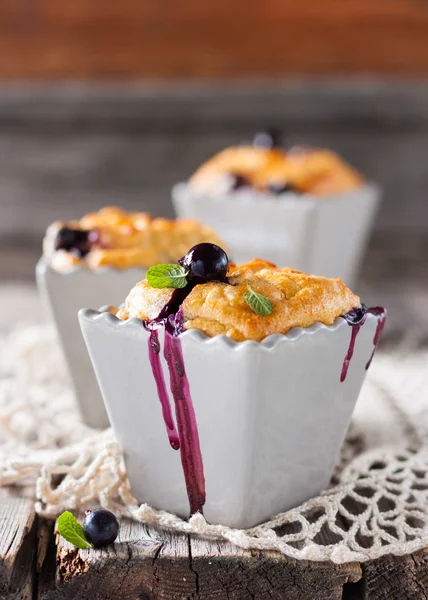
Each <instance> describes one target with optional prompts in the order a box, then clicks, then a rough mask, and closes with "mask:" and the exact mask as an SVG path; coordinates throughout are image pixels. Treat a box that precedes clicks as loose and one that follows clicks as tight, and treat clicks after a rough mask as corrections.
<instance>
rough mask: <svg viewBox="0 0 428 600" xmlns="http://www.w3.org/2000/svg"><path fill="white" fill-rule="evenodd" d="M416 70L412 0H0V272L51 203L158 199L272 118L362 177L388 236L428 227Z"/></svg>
mask: <svg viewBox="0 0 428 600" xmlns="http://www.w3.org/2000/svg"><path fill="white" fill-rule="evenodd" d="M427 77H428V0H299V1H298V2H296V0H263V1H260V0H235V1H234V2H231V1H230V0H228V2H226V1H225V0H203V1H202V2H201V1H197V0H180V1H178V0H174V1H173V0H163V1H162V2H159V1H156V0H121V1H120V2H118V1H117V0H103V1H102V2H100V1H99V0H73V1H72V2H60V1H58V0H0V81H1V82H2V83H1V85H0V278H1V277H5V276H7V277H9V276H10V275H11V274H13V273H16V272H18V273H26V274H27V275H29V274H31V272H32V269H33V262H34V257H35V256H37V254H38V253H39V251H40V242H41V238H42V236H43V232H44V229H45V228H46V226H47V224H48V223H49V222H51V221H53V220H55V219H57V218H62V219H68V218H72V217H76V216H79V215H81V214H83V213H84V212H86V211H88V210H94V209H97V208H99V207H101V206H103V205H109V204H118V205H122V206H124V207H125V208H132V209H140V210H147V211H149V212H152V213H153V214H160V215H164V216H169V217H171V216H172V215H173V211H172V206H171V203H170V189H171V186H172V185H173V184H174V183H176V182H177V181H181V180H184V179H186V178H187V177H188V176H189V175H190V174H191V173H192V172H193V171H194V170H195V168H197V166H198V165H199V164H200V163H201V162H202V161H203V160H205V159H206V158H208V157H209V156H210V155H212V154H213V153H215V152H217V151H218V150H220V149H221V148H223V147H225V146H226V145H229V144H234V143H239V142H241V141H242V140H250V139H251V137H252V136H253V134H254V132H256V131H258V130H261V129H264V128H266V127H272V126H275V127H279V128H281V129H283V130H284V132H285V133H286V136H287V142H288V143H289V144H294V143H298V144H309V145H315V146H317V145H319V146H326V147H331V148H333V149H334V150H336V151H337V152H339V153H341V154H342V155H343V156H344V157H345V158H346V159H348V160H349V161H350V162H352V163H353V164H354V165H355V166H356V167H357V168H359V169H360V170H361V171H362V172H363V173H364V174H366V175H367V177H368V178H370V179H372V180H373V181H376V182H378V183H379V184H380V185H381V186H382V188H383V189H384V191H385V200H384V202H383V205H382V208H381V211H380V213H379V216H378V220H377V223H376V231H375V239H377V240H379V239H380V237H382V236H383V237H382V239H384V238H385V236H386V238H387V240H389V241H388V243H389V244H390V246H391V248H393V249H394V251H399V250H400V251H402V250H403V249H404V248H407V247H408V246H407V242H408V241H410V242H411V245H412V244H413V242H414V240H415V239H423V238H424V237H426V233H427V231H428V203H427V201H426V199H427V198H428V163H427V159H426V157H427V156H428V78H427ZM398 240H400V241H398ZM382 243H384V242H383V241H382ZM418 244H419V242H418V243H417V247H418V248H419V247H420V245H418ZM412 247H413V246H412ZM424 247H425V246H424ZM27 250H28V251H27ZM12 251H13V258H14V266H11V263H10V260H9V255H10V254H11V252H12ZM411 252H414V250H411ZM19 256H22V261H21V259H20V258H19ZM17 261H18V262H17ZM20 261H21V262H20ZM17 265H18V266H17Z"/></svg>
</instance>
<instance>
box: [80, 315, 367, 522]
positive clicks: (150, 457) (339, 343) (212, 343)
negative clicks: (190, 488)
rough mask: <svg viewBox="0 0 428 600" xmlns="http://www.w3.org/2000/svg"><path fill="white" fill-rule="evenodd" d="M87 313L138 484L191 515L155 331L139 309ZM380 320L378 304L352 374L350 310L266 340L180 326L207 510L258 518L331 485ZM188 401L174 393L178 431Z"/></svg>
mask: <svg viewBox="0 0 428 600" xmlns="http://www.w3.org/2000/svg"><path fill="white" fill-rule="evenodd" d="M79 319H80V323H81V327H82V331H83V335H84V338H85V341H86V344H87V346H88V350H89V353H90V356H91V359H92V362H93V365H94V369H95V372H96V374H97V377H98V381H99V384H100V387H101V391H102V394H103V397H104V401H105V403H106V407H107V412H108V414H109V417H110V420H111V423H112V425H113V428H114V430H115V433H116V435H117V438H118V440H119V441H120V443H121V445H122V447H123V450H124V455H125V461H126V467H127V473H128V476H129V480H130V483H131V486H132V490H133V493H134V494H135V496H136V498H137V499H138V500H139V501H140V502H147V503H148V504H150V505H151V506H153V507H155V508H157V509H163V510H167V511H170V512H172V513H175V514H177V515H180V516H181V517H188V516H189V498H188V494H187V493H186V484H185V475H184V473H185V469H184V461H187V460H188V459H189V456H187V455H186V454H185V453H186V447H185V445H183V444H182V447H181V448H180V450H174V449H173V448H172V447H171V443H170V440H169V439H168V437H169V436H168V435H167V433H168V432H167V427H166V423H167V420H164V418H163V414H164V412H163V411H164V410H165V407H164V406H161V403H160V400H159V396H158V392H157V384H156V382H155V378H154V376H153V370H152V365H151V360H150V356H151V354H150V353H151V350H150V347H149V339H150V333H149V332H148V331H146V329H145V328H144V326H143V324H142V322H141V321H140V320H138V319H131V320H129V321H121V320H119V319H117V318H116V317H115V316H113V315H111V314H109V313H100V312H97V311H93V310H82V311H80V312H79ZM376 328H377V319H376V317H374V316H373V315H371V314H369V315H368V316H367V320H366V322H365V323H364V325H363V326H362V327H361V329H360V331H359V333H358V336H357V339H356V344H355V349H354V353H353V357H352V360H351V362H350V364H349V369H348V373H347V376H346V378H345V380H344V381H343V382H341V380H340V379H341V373H342V367H343V363H344V358H345V356H346V355H347V352H348V350H349V347H350V341H351V334H352V331H353V330H352V327H351V326H350V325H348V323H347V322H346V321H345V320H344V319H342V318H338V319H336V321H335V322H334V324H333V325H332V326H331V327H326V326H324V325H321V324H315V325H313V326H311V327H309V328H307V329H297V328H296V329H293V330H291V331H290V332H289V333H288V334H287V335H272V336H269V337H268V338H266V339H265V340H264V341H263V342H261V343H258V342H253V341H245V342H240V343H237V342H234V341H232V340H230V339H229V338H228V337H226V336H223V335H219V336H216V337H213V338H209V337H207V336H205V335H204V334H202V333H201V332H199V331H196V330H189V331H186V332H184V333H183V334H181V335H180V336H179V337H178V340H179V342H178V343H179V344H180V345H181V353H182V367H181V376H183V373H184V371H185V374H186V375H187V380H188V385H189V388H190V396H191V401H190V405H186V411H187V412H185V414H184V418H185V419H186V418H187V419H190V421H189V422H190V425H191V419H192V413H193V411H194V416H195V423H194V427H195V428H196V431H197V437H198V443H199V448H200V456H199V454H198V456H196V458H195V457H194V458H193V460H194V463H193V464H194V466H195V469H198V468H199V469H200V468H202V469H203V476H204V478H205V493H206V502H205V505H204V507H203V512H204V514H205V516H206V518H207V520H208V521H210V522H212V523H221V524H224V525H229V526H231V527H237V528H248V527H252V526H254V525H256V524H258V523H260V522H263V521H265V520H266V519H269V518H270V517H271V516H273V515H275V514H276V513H278V512H281V511H284V510H287V509H290V508H292V507H294V506H296V505H299V504H300V503H301V502H303V501H305V500H307V499H309V498H311V497H313V496H314V495H317V494H318V493H319V492H320V491H321V490H323V489H325V488H326V487H327V485H328V483H329V480H330V477H331V473H332V469H333V466H334V464H335V462H336V460H337V458H338V455H339V450H340V446H341V444H342V442H343V439H344V437H345V433H346V430H347V428H348V425H349V422H350V419H351V414H352V411H353V409H354V405H355V403H356V400H357V397H358V394H359V391H360V388H361V385H362V383H363V380H364V377H365V373H366V364H367V362H368V360H369V359H370V356H371V354H372V351H373V339H374V334H375V332H376ZM158 335H159V346H160V348H161V350H160V352H159V354H158V356H159V360H160V366H159V368H160V370H161V371H162V370H163V373H164V377H165V382H166V386H167V387H169V374H168V368H167V367H166V364H165V357H164V355H163V349H164V348H165V339H163V333H162V331H159V333H158ZM166 336H167V334H165V337H166ZM171 339H173V338H172V337H170V340H171ZM174 356H175V354H174ZM175 358H176V357H175ZM183 366H184V368H183ZM179 371H180V368H179V369H178V372H179ZM158 380H159V379H157V381H158ZM183 390H184V392H185V391H186V385H184V387H183ZM179 395H180V394H179ZM184 395H185V394H184ZM180 402H182V400H180ZM181 409H182V406H181V407H180V404H179V402H178V400H177V399H176V398H175V401H174V403H171V415H172V414H174V413H175V418H176V420H177V425H178V431H180V419H182V418H183V416H181V417H180V416H179V411H180V410H181ZM182 414H183V413H182ZM171 415H170V416H171ZM171 420H172V419H171ZM173 427H174V425H173V424H172V426H171V427H170V428H169V434H171V431H172V428H173ZM186 427H187V425H186ZM181 441H183V438H181V437H180V442H181ZM186 441H187V440H186V435H184V442H186ZM193 448H195V446H193ZM187 450H188V448H187ZM196 450H198V448H196ZM180 453H181V454H180ZM183 454H184V456H183ZM190 458H191V457H190ZM199 459H200V462H201V465H199V467H198V464H197V460H199ZM182 462H183V464H182ZM199 479H200V477H199ZM186 482H187V479H186Z"/></svg>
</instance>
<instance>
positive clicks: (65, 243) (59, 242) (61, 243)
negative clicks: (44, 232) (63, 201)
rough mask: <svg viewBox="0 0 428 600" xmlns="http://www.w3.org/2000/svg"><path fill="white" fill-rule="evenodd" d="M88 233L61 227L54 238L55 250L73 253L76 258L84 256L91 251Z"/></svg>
mask: <svg viewBox="0 0 428 600" xmlns="http://www.w3.org/2000/svg"><path fill="white" fill-rule="evenodd" d="M90 234H91V232H90V231H84V230H82V229H70V228H69V227H63V228H62V229H60V230H59V231H58V233H57V234H56V238H55V250H66V251H67V252H75V253H76V254H77V255H78V256H85V255H86V254H88V252H89V251H90V249H91V240H90Z"/></svg>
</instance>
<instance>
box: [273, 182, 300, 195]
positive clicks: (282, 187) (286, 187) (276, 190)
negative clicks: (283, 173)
mask: <svg viewBox="0 0 428 600" xmlns="http://www.w3.org/2000/svg"><path fill="white" fill-rule="evenodd" d="M267 189H268V191H269V192H270V193H271V194H276V195H279V194H285V193H286V192H294V193H295V194H298V193H299V191H298V190H297V188H295V187H294V185H293V184H292V183H270V184H269V185H268V187H267Z"/></svg>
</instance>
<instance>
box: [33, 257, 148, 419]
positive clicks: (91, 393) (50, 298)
mask: <svg viewBox="0 0 428 600" xmlns="http://www.w3.org/2000/svg"><path fill="white" fill-rule="evenodd" d="M145 275H146V269H142V268H141V269H138V268H132V269H123V270H119V269H113V268H110V267H103V268H101V269H98V270H97V271H91V270H89V269H84V268H82V267H75V268H73V269H72V270H71V271H69V272H67V273H59V272H57V271H55V270H54V269H52V268H51V267H50V266H49V265H48V264H47V263H46V261H45V260H44V259H43V258H41V259H40V260H39V262H38V264H37V267H36V280H37V285H38V289H39V292H40V294H41V297H42V299H43V301H44V303H45V304H46V306H47V308H48V311H49V313H50V315H51V317H52V320H53V322H54V324H55V326H56V329H57V332H58V337H59V341H60V343H61V347H62V350H63V352H64V356H65V359H66V362H67V366H68V370H69V372H70V375H71V380H72V383H73V387H74V391H75V394H76V399H77V402H78V406H79V408H80V412H81V414H82V418H83V421H84V422H85V423H86V425H89V426H90V427H95V428H98V429H105V428H106V427H108V426H109V420H108V417H107V413H106V410H105V407H104V402H103V399H102V396H101V394H100V390H99V386H98V383H97V380H96V377H95V374H94V370H93V368H92V364H91V361H90V359H89V356H88V352H87V350H86V346H85V342H84V341H83V337H82V332H81V330H80V327H79V321H78V318H77V313H78V311H79V309H80V308H82V307H84V306H103V305H106V304H110V305H113V306H118V305H119V304H120V303H122V302H123V300H124V298H126V296H127V294H128V292H129V290H130V289H132V288H133V287H134V285H135V284H136V283H137V282H138V281H141V280H142V279H144V277H145Z"/></svg>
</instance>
